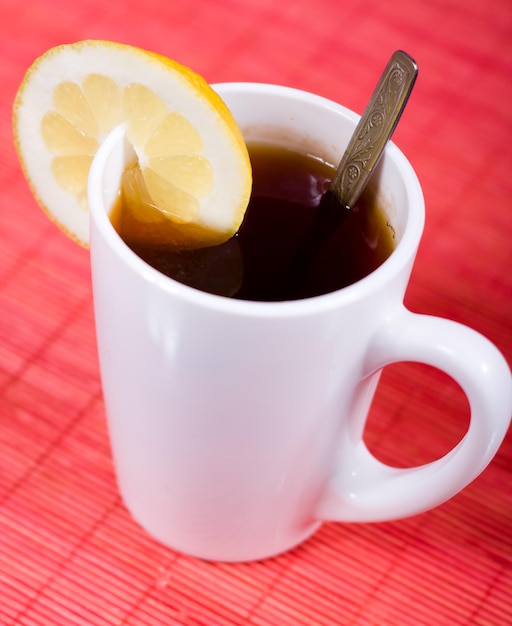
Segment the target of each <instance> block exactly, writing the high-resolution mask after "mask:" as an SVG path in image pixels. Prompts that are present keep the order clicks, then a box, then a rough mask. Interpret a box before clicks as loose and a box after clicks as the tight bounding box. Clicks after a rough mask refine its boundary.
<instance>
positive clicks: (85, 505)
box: [0, 0, 512, 626]
mask: <svg viewBox="0 0 512 626" xmlns="http://www.w3.org/2000/svg"><path fill="white" fill-rule="evenodd" d="M0 34H1V36H0V145H1V146H2V150H1V152H0V624H2V626H3V625H7V624H9V625H11V624H13V625H14V624H16V625H18V624H19V625H21V624H23V625H46V624H73V625H74V624H83V625H85V624H98V625H100V624H101V625H104V624H107V625H108V624H115V625H120V624H131V625H136V624H141V625H149V624H164V625H178V624H179V625H187V626H210V625H211V626H223V625H238V624H254V625H261V626H263V625H271V626H281V625H283V626H284V625H290V626H292V625H293V626H299V625H304V624H307V625H316V624H318V625H330V624H341V625H344V624H357V625H361V626H362V625H376V626H377V625H378V626H381V625H393V626H400V625H404V626H405V625H407V626H410V625H416V624H418V625H426V626H427V625H428V626H432V625H438V624H439V625H444V624H446V625H450V626H451V625H455V624H461V625H465V624H478V625H481V626H484V625H485V626H500V625H505V624H509V623H511V619H512V618H511V615H512V608H511V597H512V570H511V562H512V538H511V535H512V488H511V485H512V480H511V479H512V476H511V474H512V464H511V457H512V438H511V436H510V435H509V436H508V438H507V439H506V440H505V442H504V444H503V446H502V447H501V449H500V451H499V453H498V455H497V456H496V458H495V459H494V461H493V462H492V464H491V465H490V466H489V467H488V468H487V470H485V471H484V472H483V474H481V476H480V477H478V478H477V479H476V480H475V481H474V482H473V483H472V484H471V485H470V486H469V487H467V488H466V489H465V490H464V491H463V492H462V493H461V494H459V495H458V496H456V497H455V498H453V499H452V500H451V501H449V502H447V503H445V504H444V505H442V506H440V507H438V508H436V509H435V510H433V511H430V512H427V513H424V514H422V515H419V516H416V517H413V518H410V519H407V520H403V521H396V522H389V523H384V524H361V525H356V524H325V525H324V526H323V527H322V528H321V530H320V531H319V532H318V533H317V534H316V535H315V536H314V537H313V538H312V539H311V540H309V541H308V542H307V543H305V544H303V545H302V546H300V547H299V548H297V549H296V550H294V551H292V552H290V553H288V554H285V555H283V556H280V557H278V558H275V559H272V560H269V561H265V562H261V563H249V564H242V565H223V564H213V563H204V562H201V561H198V560H196V559H193V558H190V557H187V556H183V555H180V554H178V553H175V552H173V551H171V550H169V549H167V548H165V547H163V546H161V545H159V544H158V543H156V542H155V541H153V539H151V538H150V537H148V536H147V535H146V534H145V533H144V532H143V531H142V530H140V529H139V527H138V526H137V525H136V524H135V522H134V521H133V520H132V519H131V518H130V516H129V515H128V513H127V512H126V510H125V508H124V506H123V504H122V502H121V501H120V498H119V495H118V492H117V488H116V484H115V479H114V474H113V468H112V463H111V458H110V450H109V443H108V439H107V433H106V428H105V417H104V409H103V402H102V395H101V388H100V382H99V375H98V363H97V356H96V347H95V332H94V322H93V315H92V301H91V287H90V274H89V258H88V253H87V251H86V250H83V249H81V248H79V247H77V246H75V245H74V244H73V243H72V242H70V241H68V240H67V239H66V237H65V236H64V235H62V234H61V233H60V231H59V230H58V229H56V228H55V227H54V226H53V225H52V224H51V223H50V222H49V221H48V220H47V219H46V218H45V217H44V215H43V214H42V212H41V211H40V209H39V208H38V207H37V206H36V204H35V202H34V200H33V198H32V196H31V194H30V192H29V190H28V187H27V185H26V183H25V181H24V179H23V177H22V174H21V172H20V170H19V166H18V162H17V158H16V155H15V153H14V149H13V143H12V131H11V107H12V101H13V98H14V95H15V92H16V89H17V88H18V85H19V84H20V82H21V80H22V78H23V74H24V72H25V71H26V69H27V67H28V66H29V65H30V64H31V63H32V61H33V60H34V59H35V58H36V57H37V56H39V55H40V54H42V53H43V52H44V51H45V50H47V49H48V48H50V47H52V46H54V45H57V44H61V43H65V42H72V41H75V40H79V39H85V38H102V39H109V40H118V41H122V42H126V43H130V44H133V45H137V46H140V47H144V48H148V49H152V50H155V51H157V52H160V53H162V54H165V55H167V56H170V57H172V58H175V59H177V60H178V61H180V62H182V63H184V64H186V65H189V66H191V67H192V68H193V69H195V70H196V71H197V72H199V73H201V74H203V75H204V76H205V77H206V79H207V80H209V81H210V82H220V81H234V80H235V81H236V80H243V81H246V80H247V81H263V82H274V83H281V84H285V85H290V86H293V87H298V88H302V89H307V90H310V91H314V92H316V93H319V94H321V95H324V96H327V97H330V98H332V99H334V100H337V101H339V102H342V103H343V104H345V105H347V106H349V107H350V108H352V109H354V110H355V111H357V112H362V109H363V108H364V106H365V104H366V101H367V99H368V97H369V95H370V93H371V92H372V90H373V87H374V84H375V82H376V80H377V78H378V76H379V74H380V72H381V70H382V69H383V67H384V64H385V62H386V61H387V59H388V58H389V56H390V55H391V53H392V52H393V50H395V49H397V48H403V49H405V50H407V51H408V52H409V53H410V54H411V55H412V56H414V57H415V58H416V60H417V62H418V64H419V67H420V74H419V78H418V82H417V85H416V87H415V90H414V93H413V95H412V97H411V100H410V103H409V105H408V108H407V111H406V112H405V114H404V117H403V119H402V121H401V123H400V125H399V127H398V129H397V131H396V133H395V135H394V140H395V142H396V143H397V144H398V145H399V147H400V148H401V149H402V150H403V151H404V152H405V153H406V155H407V156H408V157H409V159H410V160H411V162H412V163H413V165H414V167H415V169H416V171H417V173H418V176H419V178H420V180H421V182H422V184H423V186H424V192H425V197H426V204H427V224H426V228H425V235H424V238H423V241H422V244H421V247H420V250H419V254H418V259H417V263H416V266H415V269H414V272H413V276H412V281H411V285H410V288H409V290H408V293H407V297H406V304H407V306H408V307H409V308H411V309H412V310H414V311H418V312H423V313H429V314H434V315H441V316H446V317H450V318H452V319H455V320H457V321H460V322H462V323H465V324H468V325H470V326H472V327H473V328H475V329H476V330H478V331H480V332H482V333H483V334H485V335H486V336H487V337H489V338H490V339H491V340H492V341H493V342H495V343H496V344H497V345H498V347H499V348H500V349H501V350H502V351H503V353H504V354H505V356H506V357H507V359H508V361H509V363H510V362H512V337H511V302H512V271H511V270H512V245H511V235H512V207H511V201H512V176H511V171H512V159H511V149H510V141H511V137H512V132H511V131H512V104H511V103H512V4H511V3H510V1H509V0H495V1H494V2H489V1H488V0H472V1H471V2H467V1H466V0H429V2H423V1H422V0H394V1H393V2H385V1H381V2H375V1H373V2H372V1H368V0H344V1H343V2H341V1H340V0H281V1H280V2H276V1H275V0H253V1H251V0H194V2H190V1H186V0H173V1H172V2H164V1H158V0H145V1H144V2H142V1H139V2H134V1H133V0H126V1H122V0H110V1H109V2H104V1H103V0H102V1H99V0H73V1H72V2H69V0H66V1H63V0H62V1H60V0H25V1H24V2H20V1H19V0H0ZM467 421H468V411H467V406H466V401H465V398H464V397H463V396H462V393H461V392H460V390H459V389H458V388H457V387H456V386H455V384H454V383H453V382H452V381H451V380H450V379H448V378H446V377H445V376H444V375H442V374H440V373H438V372H436V371H434V370H431V369H430V368H426V367H422V366H418V365H405V364H402V365H397V366H393V367H390V368H388V369H387V370H386V371H385V373H384V375H383V378H382V383H381V386H380V388H379V391H378V394H377V398H376V401H375V405H374V408H373V410H372V413H371V416H370V420H369V424H368V428H367V432H366V439H367V442H368V444H369V445H370V447H371V449H372V450H373V451H374V453H375V454H377V455H378V456H379V458H381V459H383V460H384V461H386V462H389V463H393V464H396V465H411V464H417V463H420V462H425V461H428V460H432V459H434V458H436V457H437V456H439V455H441V454H443V453H444V452H446V450H448V449H449V448H450V447H451V446H452V445H453V444H454V443H455V442H456V441H458V440H459V438H460V437H461V435H462V433H463V432H464V430H465V428H466V426H467Z"/></svg>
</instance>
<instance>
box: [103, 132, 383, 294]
mask: <svg viewBox="0 0 512 626" xmlns="http://www.w3.org/2000/svg"><path fill="white" fill-rule="evenodd" d="M248 147H249V154H250V158H251V163H252V168H253V190H252V195H251V200H250V203H249V206H248V208H247V212H246V215H245V218H244V221H243V223H242V226H241V228H240V230H239V232H238V233H237V234H236V235H235V236H234V237H233V238H232V239H230V240H229V241H228V242H226V243H225V244H222V245H220V246H214V247H210V248H202V249H198V250H176V249H172V248H171V247H170V246H169V245H165V244H163V243H162V242H159V241H158V239H159V238H158V237H155V236H152V231H155V230H156V229H157V227H158V225H156V224H154V225H149V226H148V225H146V224H143V223H141V222H139V221H138V220H137V218H136V215H135V213H134V212H133V211H131V209H130V206H129V205H128V204H127V203H123V200H122V198H121V201H120V204H119V206H118V207H116V209H115V210H114V212H113V216H112V222H113V224H114V226H115V228H116V229H117V231H118V233H119V234H120V236H121V237H122V238H123V240H124V241H125V242H126V243H127V245H128V246H130V248H132V250H133V251H134V252H135V253H136V254H137V255H139V256H140V257H141V258H142V259H143V260H145V261H146V262H147V263H149V264H150V265H152V266H153V267H155V268H156V269H157V270H159V271H161V272H162V273H164V274H166V275H168V276H170V277H171V278H174V279H176V280H178V281H180V282H183V283H185V284H187V285H189V286H191V287H195V288H197V289H201V290H203V291H208V292H211V293H216V294H219V295H224V296H229V297H233V298H238V299H244V300H259V301H281V300H288V299H302V298H308V297H312V296H317V295H321V294H325V293H328V292H331V291H335V290H337V289H341V288H343V287H346V286H347V285H350V284H352V283H354V282H356V281H358V280H360V279H361V278H364V277H365V276H367V275H368V274H369V273H371V272H372V271H373V270H375V269H376V268H377V267H379V265H381V264H382V263H383V262H384V261H385V260H386V259H387V258H388V256H389V255H390V254H391V252H392V251H393V249H394V247H395V241H394V232H393V228H392V227H391V226H390V225H389V223H388V222H387V217H386V215H385V214H384V212H383V211H382V209H381V208H380V207H379V206H378V204H377V203H376V202H375V199H374V198H373V196H372V195H371V193H369V192H365V193H363V195H362V197H361V199H360V200H359V201H358V203H357V205H356V206H355V207H354V208H353V209H352V210H351V211H350V212H348V213H347V214H346V216H345V217H344V219H343V220H341V222H340V224H339V225H338V226H337V227H336V228H335V229H334V231H333V232H332V234H330V236H329V237H328V238H327V240H326V241H325V242H324V243H323V245H322V246H321V247H320V249H319V250H318V252H316V253H315V254H314V255H312V257H311V258H308V262H307V264H306V267H305V269H304V270H303V271H301V273H300V277H299V280H297V275H295V276H293V274H294V272H295V270H294V268H295V266H296V265H297V255H298V250H299V249H300V248H301V246H302V244H303V242H304V238H305V237H306V233H307V232H308V228H309V227H310V224H311V220H312V218H313V216H314V215H315V213H316V212H317V210H318V207H319V204H320V200H321V198H322V196H323V195H324V193H325V191H326V190H327V188H328V186H329V183H330V181H331V179H332V176H333V175H334V168H333V167H332V166H331V165H329V164H327V163H325V162H323V161H322V160H320V159H317V158H315V157H312V156H308V155H304V154H300V153H298V152H294V151H292V150H288V149H285V148H281V147H277V146H272V145H266V144H254V145H249V146H248ZM146 231H147V234H146V235H145V233H146ZM295 274H296V272H295ZM292 282H293V284H294V285H293V290H291V289H290V284H291V283H292Z"/></svg>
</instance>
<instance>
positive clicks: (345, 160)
mask: <svg viewBox="0 0 512 626" xmlns="http://www.w3.org/2000/svg"><path fill="white" fill-rule="evenodd" d="M417 74H418V66H417V65H416V63H415V61H414V60H413V59H412V58H411V57H410V56H409V55H408V54H407V53H406V52H403V51H402V50H397V51H396V52H395V53H394V54H393V55H392V56H391V59H390V60H389V62H388V64H387V65H386V67H385V69H384V72H383V73H382V76H381V77H380V79H379V82H378V83H377V86H376V87H375V91H374V92H373V94H372V97H371V99H370V101H369V102H368V105H367V107H366V109H365V110H364V113H363V115H362V116H361V119H360V121H359V124H358V125H357V127H356V129H355V131H354V134H353V135H352V138H351V140H350V142H349V144H348V147H347V149H346V151H345V154H344V155H343V157H342V159H341V161H340V164H339V165H338V168H337V169H336V173H335V175H334V177H333V179H332V182H331V186H330V191H331V192H332V193H333V194H334V195H335V196H336V197H337V199H338V201H339V202H340V203H341V204H342V205H343V206H345V207H346V208H347V209H350V208H352V207H353V206H354V204H355V203H356V202H357V199H358V198H359V196H360V194H361V192H362V191H363V189H364V187H365V185H366V183H367V182H368V179H369V177H370V176H371V174H372V172H373V170H374V169H375V166H376V165H377V163H378V162H379V160H380V157H381V156H382V152H383V150H384V148H385V146H386V143H387V142H388V140H389V138H390V137H391V135H392V134H393V131H394V130H395V127H396V125H397V123H398V120H399V119H400V116H401V115H402V112H403V110H404V108H405V105H406V104H407V100H408V99H409V95H410V93H411V90H412V88H413V86H414V82H415V80H416V76H417Z"/></svg>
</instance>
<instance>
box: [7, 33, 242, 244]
mask: <svg viewBox="0 0 512 626" xmlns="http://www.w3.org/2000/svg"><path fill="white" fill-rule="evenodd" d="M119 124H124V125H125V127H126V133H127V138H128V140H129V141H130V143H131V144H132V146H133V148H134V150H135V153H136V155H137V160H138V162H137V164H136V166H135V168H132V169H131V171H130V172H127V181H126V190H127V191H126V194H125V195H126V200H127V202H128V204H129V203H130V202H131V201H133V202H134V203H136V204H137V203H138V205H139V206H138V207H137V213H138V219H140V220H142V221H147V222H148V223H151V224H155V223H156V224H158V222H162V223H165V224H166V227H167V230H169V231H171V232H173V233H174V235H175V240H176V241H177V242H178V243H180V242H181V244H182V245H184V246H187V245H189V246H190V247H198V246H201V245H212V244H214V243H222V242H223V241H226V240H227V239H229V238H230V237H231V236H232V235H233V234H234V233H235V232H236V231H237V230H238V228H239V226H240V224H241V222H242V219H243V216H244V213H245V209H246V207H247V204H248V201H249V196H250V191H251V182H252V179H251V168H250V162H249V157H248V153H247V148H246V146H245V142H244V140H243V137H242V134H241V132H240V130H239V128H238V126H237V124H236V122H235V120H234V119H233V117H232V115H231V113H230V112H229V110H228V108H227V107H226V105H225V104H224V102H223V101H222V100H221V98H220V97H219V96H218V95H217V94H216V92H215V91H214V90H213V89H212V88H211V87H210V86H209V85H208V84H207V83H206V81H205V80H204V79H203V78H202V77H200V76H199V75H198V74H196V73H195V72H193V71H192V70H190V69H188V68H186V67H184V66H183V65H180V64H179V63H177V62H175V61H172V60H170V59H167V58H165V57H163V56H160V55H158V54H155V53H152V52H148V51H145V50H141V49H139V48H135V47H132V46H128V45H124V44H119V43H114V42H107V41H91V40H89V41H81V42H78V43H74V44H69V45H63V46H58V47H56V48H52V49H50V50H48V51H47V52H46V53H45V54H43V55H42V56H41V57H39V58H38V59H37V60H36V61H35V62H34V63H33V65H32V66H31V67H30V68H29V70H28V71H27V73H26V75H25V77H24V80H23V82H22V83H21V86H20V88H19V90H18V93H17V95H16V99H15V102H14V109H13V130H14V140H15V145H16V149H17V152H18V156H19V159H20V162H21V165H22V169H23V171H24V173H25V176H26V178H27V180H28V182H29V185H30V187H31V189H32V192H33V194H34V196H35V197H36V199H37V201H38V202H39V204H40V205H41V206H42V208H43V209H44V210H45V212H46V213H47V214H48V216H49V217H50V218H51V219H52V220H54V221H55V222H56V223H57V225H59V226H60V227H61V228H62V229H63V230H64V231H65V232H66V233H67V234H68V235H69V236H70V237H72V238H73V239H75V240H76V241H77V242H79V243H80V244H82V245H84V246H87V245H88V241H89V218H88V201H87V177H88V173H89V168H90V166H91V163H92V159H93V157H94V155H95V154H96V151H97V150H98V147H99V145H100V144H101V142H102V141H103V140H104V139H105V137H106V136H107V135H108V133H109V132H110V131H111V130H112V129H113V128H114V127H116V126H118V125H119Z"/></svg>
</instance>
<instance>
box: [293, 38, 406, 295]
mask: <svg viewBox="0 0 512 626" xmlns="http://www.w3.org/2000/svg"><path fill="white" fill-rule="evenodd" d="M417 74H418V66H417V65H416V63H415V61H414V60H413V59H412V58H411V57H410V56H409V55H408V54H407V53H406V52H403V51H402V50H397V51H396V52H394V53H393V55H392V56H391V58H390V60H389V61H388V64H387V65H386V67H385V68H384V71H383V73H382V75H381V77H380V79H379V82H378V83H377V86H376V87H375V90H374V92H373V94H372V97H371V98H370V101H369V102H368V105H367V106H366V109H365V110H364V113H363V115H362V116H361V119H360V120H359V123H358V124H357V126H356V129H355V131H354V133H353V135H352V137H351V139H350V142H349V144H348V146H347V149H346V150H345V153H344V155H343V157H342V159H341V161H340V163H339V165H338V167H337V169H336V173H335V174H334V177H333V179H332V181H331V184H330V187H329V189H328V191H327V192H326V193H325V194H324V195H323V197H322V199H321V201H320V205H319V207H318V210H317V211H316V213H315V216H314V218H313V220H312V222H311V225H310V227H309V229H308V231H307V233H306V236H305V238H304V240H303V242H302V244H301V246H300V247H299V249H298V251H297V255H296V257H295V259H294V262H293V263H292V266H291V269H290V273H289V275H288V278H287V285H288V292H289V294H290V296H289V297H290V299H293V298H295V297H298V296H297V292H298V289H299V287H300V285H301V283H302V281H303V279H304V276H305V274H306V272H307V269H308V267H309V265H310V263H311V261H312V259H313V257H314V256H315V254H316V253H317V252H318V250H319V249H320V248H322V246H323V245H325V243H326V241H327V239H328V238H329V236H330V235H331V234H332V233H333V232H334V230H335V229H336V228H337V227H338V226H339V225H340V223H341V222H342V221H343V219H344V217H345V216H346V215H347V213H348V212H349V211H350V210H351V208H352V207H353V206H354V205H355V203H356V202H357V200H358V198H359V196H360V195H361V193H362V191H363V189H364V188H365V186H366V184H367V182H368V180H369V178H370V177H371V175H372V173H373V172H374V170H375V167H376V166H377V164H378V162H379V161H380V158H381V156H382V154H383V152H384V148H385V147H386V144H387V142H388V141H389V139H390V137H391V135H392V134H393V131H394V130H395V128H396V125H397V123H398V120H399V119H400V117H401V115H402V113H403V110H404V108H405V105H406V104H407V100H408V99H409V95H410V93H411V91H412V88H413V86H414V83H415V81H416V76H417Z"/></svg>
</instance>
